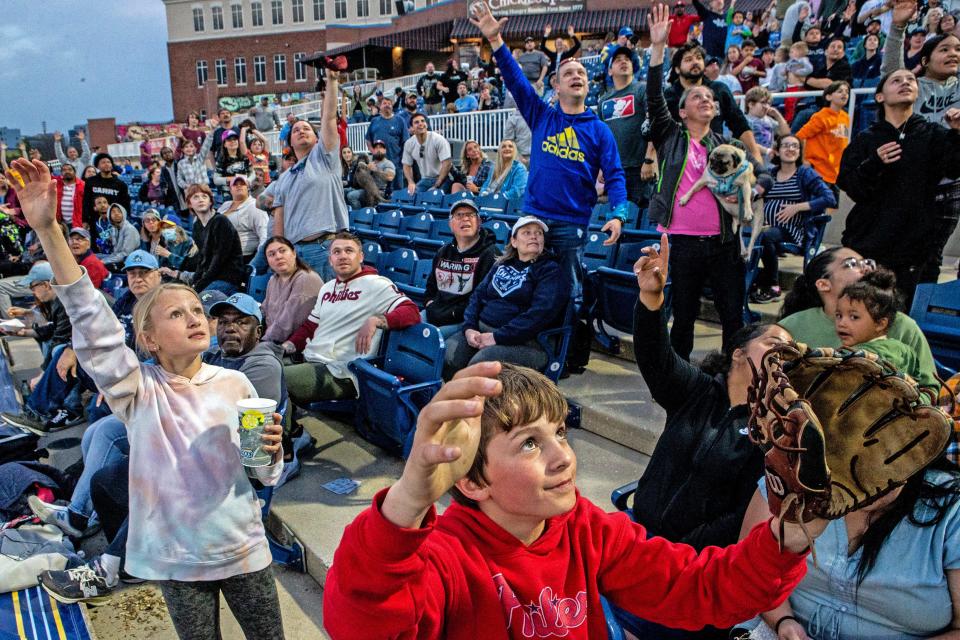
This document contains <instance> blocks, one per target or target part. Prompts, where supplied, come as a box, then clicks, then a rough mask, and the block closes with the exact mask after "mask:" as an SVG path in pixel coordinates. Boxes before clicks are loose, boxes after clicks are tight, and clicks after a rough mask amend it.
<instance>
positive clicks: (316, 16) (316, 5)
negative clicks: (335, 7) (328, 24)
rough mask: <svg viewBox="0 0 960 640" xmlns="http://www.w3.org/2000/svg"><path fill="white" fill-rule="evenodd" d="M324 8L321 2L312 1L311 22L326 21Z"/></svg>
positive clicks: (320, 0)
mask: <svg viewBox="0 0 960 640" xmlns="http://www.w3.org/2000/svg"><path fill="white" fill-rule="evenodd" d="M325 9H326V7H324V1H323V0H313V20H314V22H319V21H321V20H326V19H327V16H326V13H327V12H326V10H325Z"/></svg>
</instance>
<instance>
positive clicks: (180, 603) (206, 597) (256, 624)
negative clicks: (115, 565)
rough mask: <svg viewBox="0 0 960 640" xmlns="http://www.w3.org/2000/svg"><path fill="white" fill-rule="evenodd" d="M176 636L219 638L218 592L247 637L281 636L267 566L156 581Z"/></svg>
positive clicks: (184, 638)
mask: <svg viewBox="0 0 960 640" xmlns="http://www.w3.org/2000/svg"><path fill="white" fill-rule="evenodd" d="M159 586H160V590H161V591H162V592H163V599H164V601H165V602H166V603H167V611H168V612H169V613H170V619H171V620H173V626H174V628H175V629H176V630H177V635H178V636H179V637H180V640H220V593H221V592H222V593H223V597H224V599H225V600H226V601H227V606H228V607H230V611H231V612H233V615H234V617H236V619H237V622H239V623H240V628H241V629H243V634H244V635H245V636H246V637H247V640H283V637H284V636H283V620H281V618H280V600H279V599H278V598H277V586H276V584H274V582H273V570H272V568H271V567H267V568H266V569H262V570H260V571H254V572H253V573H242V574H240V575H238V576H232V577H230V578H226V579H224V580H210V581H204V582H179V581H175V580H167V581H164V582H161V583H160V584H159Z"/></svg>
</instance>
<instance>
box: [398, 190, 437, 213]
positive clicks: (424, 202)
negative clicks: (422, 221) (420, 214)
mask: <svg viewBox="0 0 960 640" xmlns="http://www.w3.org/2000/svg"><path fill="white" fill-rule="evenodd" d="M446 195H447V194H446V193H444V192H443V189H431V190H429V191H423V192H421V193H418V194H417V204H416V210H417V211H432V210H433V209H436V208H442V206H443V199H444V198H445V197H446ZM410 211H411V212H412V211H413V210H412V209H411V210H410ZM403 212H404V213H407V212H408V207H406V206H404V207H403Z"/></svg>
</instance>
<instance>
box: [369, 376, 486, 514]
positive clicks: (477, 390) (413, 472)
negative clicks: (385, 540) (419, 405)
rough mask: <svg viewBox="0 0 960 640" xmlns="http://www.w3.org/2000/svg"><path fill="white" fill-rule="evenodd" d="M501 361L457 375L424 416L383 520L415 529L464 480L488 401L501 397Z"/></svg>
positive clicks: (388, 499) (384, 506) (435, 398)
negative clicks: (499, 377) (455, 485)
mask: <svg viewBox="0 0 960 640" xmlns="http://www.w3.org/2000/svg"><path fill="white" fill-rule="evenodd" d="M499 373H500V363H499V362H480V363H478V364H475V365H473V366H471V367H467V368H466V369H463V370H462V371H460V372H458V373H457V375H456V376H454V378H453V380H451V381H450V382H448V383H447V384H445V385H443V387H442V388H441V389H440V391H439V392H438V393H437V395H436V396H434V398H433V400H431V401H430V403H429V404H427V406H425V407H424V408H423V410H421V411H420V417H419V418H418V419H417V430H416V433H415V434H414V438H413V447H412V448H411V449H410V456H409V457H408V458H407V463H406V466H404V468H403V475H402V476H401V477H400V480H398V481H397V483H396V484H394V485H393V486H392V487H391V488H390V491H389V493H388V494H387V497H386V499H385V500H384V502H383V507H382V510H383V515H384V517H386V518H387V519H388V520H390V521H391V522H393V523H394V524H396V525H397V526H401V527H408V528H412V527H417V526H419V525H420V523H421V521H422V520H423V517H424V515H426V513H427V511H428V510H429V508H430V505H432V504H433V503H434V502H435V501H436V500H437V499H439V498H440V497H441V496H442V495H443V494H445V493H446V492H447V491H449V490H450V488H451V487H452V486H453V485H454V483H456V481H457V480H459V479H460V478H462V477H463V476H464V475H466V473H467V471H469V470H470V467H471V466H472V465H473V460H474V457H476V455H477V448H478V447H479V445H480V416H481V414H482V413H483V401H484V398H489V397H492V396H496V395H498V394H499V393H500V392H501V390H502V388H503V385H501V384H500V381H499V380H496V377H497V375H499Z"/></svg>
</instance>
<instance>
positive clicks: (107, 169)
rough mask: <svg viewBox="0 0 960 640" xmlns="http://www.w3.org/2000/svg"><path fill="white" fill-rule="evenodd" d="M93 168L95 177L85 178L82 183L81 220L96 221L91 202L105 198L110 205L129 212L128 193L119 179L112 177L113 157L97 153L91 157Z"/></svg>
mask: <svg viewBox="0 0 960 640" xmlns="http://www.w3.org/2000/svg"><path fill="white" fill-rule="evenodd" d="M93 166H94V167H95V168H96V169H97V175H95V176H92V177H90V178H87V179H86V180H85V181H84V183H83V219H84V220H96V219H97V215H96V213H94V210H93V200H94V198H96V197H97V196H105V197H106V198H107V201H108V202H109V203H110V204H114V203H116V204H119V205H120V206H122V207H123V209H124V211H129V210H130V192H129V191H127V185H126V183H124V182H123V181H122V180H121V179H120V178H118V177H116V176H115V175H113V170H114V164H113V157H111V156H110V154H109V153H98V154H97V155H95V156H94V157H93Z"/></svg>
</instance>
